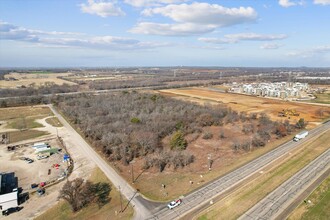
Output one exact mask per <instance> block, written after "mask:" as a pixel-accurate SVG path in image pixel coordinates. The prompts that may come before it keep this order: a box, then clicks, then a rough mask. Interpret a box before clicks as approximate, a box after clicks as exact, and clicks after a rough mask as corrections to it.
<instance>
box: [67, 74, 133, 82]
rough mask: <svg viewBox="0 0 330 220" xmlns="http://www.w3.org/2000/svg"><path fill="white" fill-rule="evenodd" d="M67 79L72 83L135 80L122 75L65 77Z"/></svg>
mask: <svg viewBox="0 0 330 220" xmlns="http://www.w3.org/2000/svg"><path fill="white" fill-rule="evenodd" d="M65 79H68V80H72V81H98V80H129V79H133V77H132V76H121V75H114V76H99V75H96V76H95V77H92V76H87V77H82V76H69V77H65Z"/></svg>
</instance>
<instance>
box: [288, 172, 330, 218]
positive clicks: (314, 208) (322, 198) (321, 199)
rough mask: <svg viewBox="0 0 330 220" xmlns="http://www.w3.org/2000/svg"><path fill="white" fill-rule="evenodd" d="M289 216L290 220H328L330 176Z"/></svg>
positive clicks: (329, 210)
mask: <svg viewBox="0 0 330 220" xmlns="http://www.w3.org/2000/svg"><path fill="white" fill-rule="evenodd" d="M308 200H310V201H311V203H310V204H309V203H301V204H300V206H299V207H298V208H297V209H295V210H294V211H293V213H292V214H291V215H290V216H289V218H288V219H289V220H298V219H304V220H307V219H315V220H327V219H329V216H330V176H329V177H328V178H327V179H325V180H324V181H323V183H322V184H321V185H320V186H319V187H318V188H317V189H316V190H315V191H314V192H313V193H312V194H311V195H310V196H309V197H308V198H307V199H306V201H308Z"/></svg>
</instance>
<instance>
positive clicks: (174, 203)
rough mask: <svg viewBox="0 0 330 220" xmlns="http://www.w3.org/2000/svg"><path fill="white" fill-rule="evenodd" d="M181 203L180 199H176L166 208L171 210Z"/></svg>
mask: <svg viewBox="0 0 330 220" xmlns="http://www.w3.org/2000/svg"><path fill="white" fill-rule="evenodd" d="M181 203H182V200H181V199H177V200H174V201H172V202H170V203H169V204H168V205H167V207H168V208H169V209H173V208H175V207H177V206H179V205H180V204H181Z"/></svg>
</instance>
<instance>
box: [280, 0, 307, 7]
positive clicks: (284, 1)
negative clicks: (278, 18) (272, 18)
mask: <svg viewBox="0 0 330 220" xmlns="http://www.w3.org/2000/svg"><path fill="white" fill-rule="evenodd" d="M278 4H279V5H280V6H282V7H284V8H288V7H291V6H297V5H303V4H304V2H303V1H294V0H279V1H278Z"/></svg>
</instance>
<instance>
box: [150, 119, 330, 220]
mask: <svg viewBox="0 0 330 220" xmlns="http://www.w3.org/2000/svg"><path fill="white" fill-rule="evenodd" d="M328 129H330V122H329V121H328V122H327V123H324V124H323V125H321V126H319V127H317V128H315V129H313V130H311V131H309V135H308V136H307V137H306V138H305V139H302V140H300V141H299V142H293V141H289V142H287V143H285V144H283V145H281V146H279V147H277V148H275V149H274V150H272V151H270V152H268V153H266V154H264V155H262V156H261V157H259V158H257V159H255V160H253V161H251V162H249V163H247V164H245V165H244V166H242V167H240V168H238V169H236V170H234V171H233V172H230V173H228V174H226V175H224V176H222V177H220V178H218V179H216V180H215V181H213V182H211V183H208V184H206V185H205V186H203V187H201V188H199V189H198V190H196V191H194V192H192V193H190V194H188V195H186V196H184V197H183V198H182V204H181V205H180V206H178V207H176V208H174V209H172V210H169V209H168V208H167V207H166V206H165V205H164V206H163V208H160V209H158V210H157V211H156V212H154V213H153V215H152V216H150V217H149V218H148V219H164V220H165V219H179V218H182V217H184V216H185V215H186V214H188V213H189V212H191V211H193V210H194V209H197V208H198V207H200V206H203V205H205V204H207V203H210V201H211V200H213V199H214V198H216V197H218V196H219V195H221V194H224V193H225V192H227V191H229V190H230V189H232V188H234V187H235V186H237V185H238V184H239V183H241V182H242V181H244V180H245V179H247V178H248V177H250V176H252V175H253V174H256V173H257V172H259V171H261V170H262V169H263V168H265V167H266V166H267V165H269V164H271V163H273V162H275V161H276V160H277V159H279V158H281V157H284V156H286V155H288V154H289V151H291V150H293V149H295V148H297V147H299V145H300V144H301V143H303V142H306V141H307V140H309V139H311V138H313V137H314V136H317V135H319V134H321V133H323V132H325V131H326V130H328Z"/></svg>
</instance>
